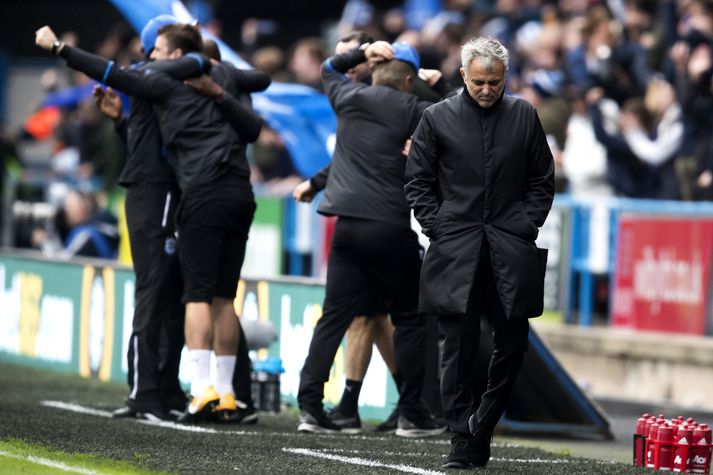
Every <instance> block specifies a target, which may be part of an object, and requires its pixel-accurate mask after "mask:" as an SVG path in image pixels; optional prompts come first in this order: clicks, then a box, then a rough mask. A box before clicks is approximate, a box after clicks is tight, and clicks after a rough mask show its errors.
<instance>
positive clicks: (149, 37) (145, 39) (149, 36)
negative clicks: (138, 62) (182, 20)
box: [141, 13, 178, 56]
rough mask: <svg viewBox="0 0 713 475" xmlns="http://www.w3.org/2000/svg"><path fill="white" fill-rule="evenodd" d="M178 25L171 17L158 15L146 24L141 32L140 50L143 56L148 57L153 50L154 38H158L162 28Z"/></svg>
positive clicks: (173, 17)
mask: <svg viewBox="0 0 713 475" xmlns="http://www.w3.org/2000/svg"><path fill="white" fill-rule="evenodd" d="M174 23H178V18H176V17H175V16H173V15H168V14H165V13H164V14H163V15H158V16H155V17H153V18H152V19H150V20H149V21H147V22H146V26H144V29H143V30H141V49H142V50H143V51H144V54H145V55H147V56H148V54H149V53H151V50H152V49H153V45H154V43H156V37H157V36H158V30H159V29H161V27H162V26H166V25H173V24H174Z"/></svg>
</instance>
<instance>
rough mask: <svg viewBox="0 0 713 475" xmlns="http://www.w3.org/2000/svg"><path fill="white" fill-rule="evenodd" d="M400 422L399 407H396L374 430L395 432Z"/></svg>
mask: <svg viewBox="0 0 713 475" xmlns="http://www.w3.org/2000/svg"><path fill="white" fill-rule="evenodd" d="M398 424H399V408H398V407H395V408H394V410H393V411H391V414H389V417H388V418H387V419H386V420H385V421H384V422H382V423H381V424H379V425H378V426H376V427H375V428H374V432H394V431H395V430H396V428H397V427H398Z"/></svg>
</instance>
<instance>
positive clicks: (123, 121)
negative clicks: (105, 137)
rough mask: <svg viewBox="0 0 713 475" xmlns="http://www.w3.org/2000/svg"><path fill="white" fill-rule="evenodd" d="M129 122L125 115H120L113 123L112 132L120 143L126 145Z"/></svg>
mask: <svg viewBox="0 0 713 475" xmlns="http://www.w3.org/2000/svg"><path fill="white" fill-rule="evenodd" d="M128 126H129V121H128V120H127V118H126V116H125V115H122V116H121V118H120V119H119V120H117V121H116V122H114V132H116V134H117V135H118V136H119V138H120V139H121V141H122V142H124V144H126V142H127V132H128Z"/></svg>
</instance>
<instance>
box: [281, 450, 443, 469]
mask: <svg viewBox="0 0 713 475" xmlns="http://www.w3.org/2000/svg"><path fill="white" fill-rule="evenodd" d="M282 451H283V452H290V453H293V454H299V455H307V456H310V457H317V458H323V459H327V460H334V461H336V462H343V463H348V464H352V465H361V466H365V467H380V468H389V469H392V470H398V471H399V472H404V473H417V474H419V475H438V474H443V472H435V471H433V470H424V469H422V468H418V467H411V466H409V465H393V464H388V463H381V462H376V461H374V460H366V459H362V458H357V457H344V456H342V455H330V454H325V453H322V452H319V451H317V450H311V449H293V448H290V447H283V448H282Z"/></svg>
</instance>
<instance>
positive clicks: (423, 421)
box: [396, 413, 448, 437]
mask: <svg viewBox="0 0 713 475" xmlns="http://www.w3.org/2000/svg"><path fill="white" fill-rule="evenodd" d="M447 428H448V426H447V425H446V424H443V423H441V422H437V421H436V420H435V419H434V418H433V416H432V415H431V414H428V413H423V414H421V415H420V416H419V417H415V418H414V420H409V419H407V418H406V417H405V416H402V415H399V422H398V428H397V429H396V435H398V436H399V437H431V436H434V435H438V434H443V433H444V432H445V431H446V429H447Z"/></svg>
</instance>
